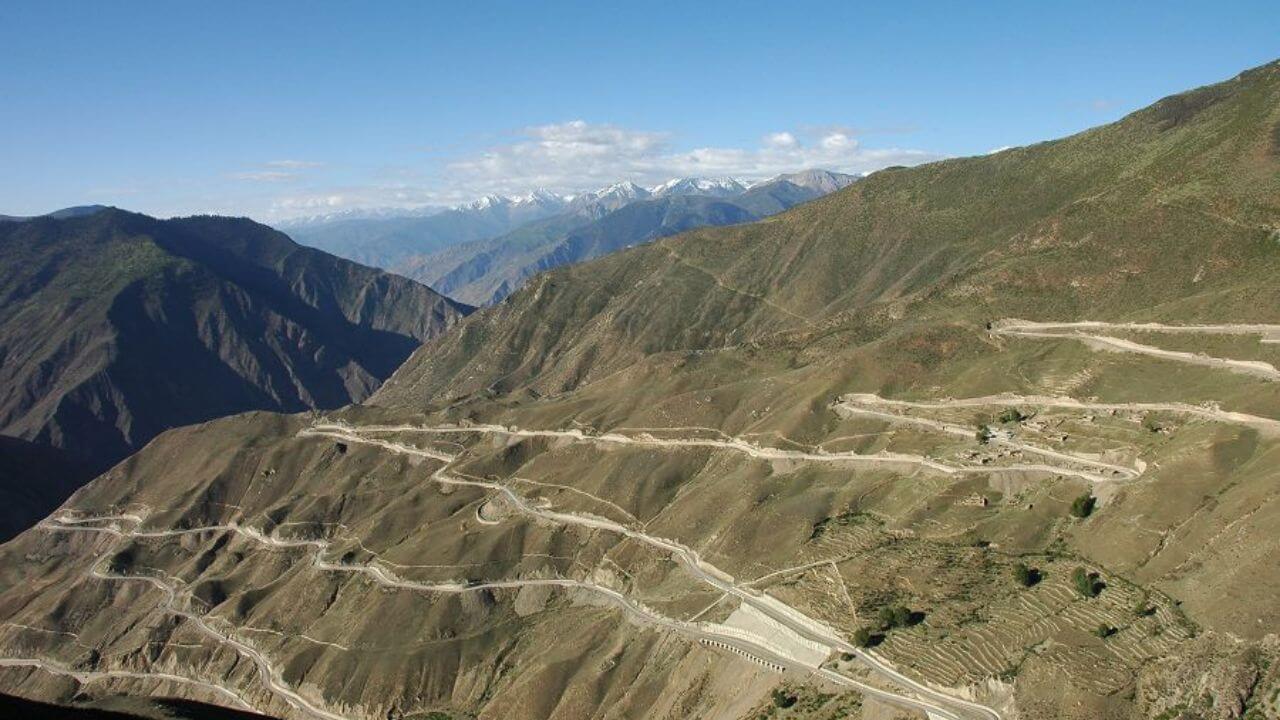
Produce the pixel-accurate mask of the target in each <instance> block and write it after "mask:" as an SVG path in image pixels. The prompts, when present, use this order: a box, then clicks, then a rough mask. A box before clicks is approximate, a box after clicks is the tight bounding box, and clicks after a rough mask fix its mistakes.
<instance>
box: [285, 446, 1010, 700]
mask: <svg viewBox="0 0 1280 720" xmlns="http://www.w3.org/2000/svg"><path fill="white" fill-rule="evenodd" d="M491 427H495V426H484V427H472V428H471V430H472V431H473V432H494V430H492V429H490V428H491ZM408 429H409V430H415V429H416V430H424V429H423V428H413V427H411V426H410V427H408ZM506 430H507V429H506V428H502V430H501V432H504V433H505V432H506ZM388 431H389V426H370V428H354V427H350V426H338V425H332V424H329V425H323V426H316V427H313V428H307V429H304V430H302V431H300V432H299V436H300V437H308V436H310V437H329V438H333V439H341V440H344V441H346V442H350V443H365V441H366V439H371V440H375V442H370V443H366V444H368V445H371V446H373V447H377V448H379V449H383V450H390V451H392V452H402V453H405V454H408V455H410V456H416V457H425V455H424V453H425V452H433V451H424V450H423V449H422V448H418V447H415V446H411V445H405V444H403V443H398V442H395V441H391V440H386V439H382V438H365V437H364V436H363V435H362V434H361V433H362V432H388ZM425 431H428V432H432V431H436V429H431V428H427V429H425ZM449 431H452V430H440V432H449ZM517 432H519V431H517ZM526 432H530V433H538V434H541V435H546V434H551V435H553V436H567V437H575V438H577V437H584V436H583V435H582V434H581V433H580V432H579V431H526ZM585 437H589V438H595V437H596V436H585ZM619 437H625V436H619ZM646 442H649V443H652V442H655V441H648V440H647V441H646ZM656 442H661V441H656ZM703 442H715V441H698V443H699V445H701V443H703ZM729 444H731V445H732V446H734V447H739V446H740V445H749V444H748V443H743V442H741V441H730V442H729ZM751 447H753V448H754V447H755V446H751ZM756 449H758V448H756ZM779 452H791V451H779ZM813 456H814V457H829V456H826V455H820V454H813ZM448 467H449V466H448V465H444V466H442V467H441V468H440V469H438V470H436V471H435V472H434V473H433V474H432V476H431V478H432V479H433V480H435V481H436V482H439V483H442V484H448V485H461V486H471V487H478V488H484V489H487V490H491V491H494V492H499V493H502V494H503V495H504V496H505V497H506V499H507V500H508V501H509V502H510V503H511V505H512V507H513V508H514V509H515V510H517V511H518V512H520V513H523V514H526V515H529V516H530V517H535V518H540V519H543V520H548V521H551V522H555V523H558V524H566V525H578V526H582V527H587V528H590V529H595V530H603V531H606V532H612V533H616V534H619V535H622V536H624V537H627V538H631V539H634V540H637V541H639V542H641V543H644V544H646V545H649V546H651V547H654V548H657V549H659V550H661V551H663V552H667V553H670V554H671V555H672V556H673V557H675V558H676V559H677V560H678V561H679V562H680V563H681V564H682V565H684V567H686V568H687V569H688V570H689V571H690V573H691V574H692V575H693V576H694V577H695V578H696V579H698V580H700V581H702V582H704V583H706V584H708V585H710V586H711V587H713V588H714V589H716V590H719V591H721V592H724V593H727V594H729V595H733V596H735V597H737V598H738V599H739V600H740V601H741V602H743V603H747V604H749V605H751V606H752V607H753V608H754V609H755V610H758V611H759V612H760V613H761V614H763V615H765V616H767V617H769V618H771V619H772V620H774V621H776V622H778V623H780V624H781V625H783V626H786V627H787V628H789V629H790V630H791V631H793V632H795V633H796V634H797V635H799V636H800V637H802V638H805V639H807V640H811V641H814V642H817V643H820V644H823V645H825V646H827V647H829V648H831V649H832V650H833V651H835V652H842V653H849V654H852V655H855V656H857V657H858V658H859V659H860V660H861V661H862V662H863V664H865V665H866V666H867V667H869V668H870V669H871V670H872V671H873V672H876V673H878V674H880V675H881V676H883V677H884V678H886V679H889V680H890V681H892V682H894V683H896V684H898V685H901V686H903V687H907V688H910V689H911V690H912V691H914V692H916V693H919V694H920V695H922V696H923V697H926V698H929V699H930V700H931V701H933V703H936V704H937V706H936V707H935V708H934V709H933V710H931V712H935V713H939V714H942V715H944V716H949V717H956V715H955V713H954V711H953V710H951V709H948V708H953V709H959V711H960V712H962V713H964V714H965V715H969V716H974V717H983V718H989V719H990V720H1000V715H999V713H997V712H996V711H995V710H993V709H991V708H988V707H986V706H984V705H981V704H979V703H974V702H970V701H968V700H964V699H962V698H958V697H955V696H954V695H950V694H947V693H944V692H941V691H939V690H936V689H934V688H931V687H928V686H926V685H924V684H922V683H919V682H917V681H915V680H912V679H911V678H908V677H906V676H905V675H903V674H901V673H900V672H898V671H897V670H895V669H894V668H893V667H891V666H890V665H888V664H887V663H886V662H884V661H883V660H881V659H880V658H878V657H876V656H874V655H872V654H871V653H868V652H866V651H864V650H862V649H861V648H857V647H854V646H853V645H851V644H850V643H848V642H847V641H845V640H844V639H843V638H841V637H840V636H839V635H838V634H837V633H836V632H835V631H834V630H832V629H830V628H828V627H826V626H825V625H823V624H822V623H819V622H817V621H815V620H813V619H812V618H809V617H808V616H806V615H804V614H803V613H801V612H800V611H798V610H796V609H794V608H792V607H790V606H788V605H785V604H783V603H781V602H780V601H778V600H776V599H775V598H773V597H771V596H769V595H767V594H764V593H761V592H758V591H755V590H751V589H748V588H746V587H745V586H742V585H738V584H737V583H735V582H734V578H733V576H732V575H730V574H728V573H726V572H724V571H723V570H721V569H719V568H717V567H715V566H714V565H712V564H711V563H709V562H707V561H706V560H704V559H703V558H702V557H701V556H700V555H699V554H698V553H697V552H696V551H695V550H693V549H692V548H689V547H687V546H685V545H684V544H682V543H680V542H678V541H675V540H670V539H667V538H662V537H657V536H653V535H650V534H648V533H646V532H643V531H640V530H635V529H632V528H629V527H627V526H625V525H623V524H621V523H617V522H614V521H612V520H608V519H605V518H599V517H594V516H589V515H581V514H574V513H564V512H557V511H554V510H548V509H544V508H539V507H535V506H534V505H532V504H530V503H529V502H528V501H527V500H526V499H525V498H524V497H523V496H522V495H520V494H518V493H516V492H515V491H513V490H512V489H511V488H509V487H507V486H506V485H502V484H500V483H496V482H490V481H485V480H469V479H465V478H461V477H457V476H454V475H451V474H449V473H448Z"/></svg>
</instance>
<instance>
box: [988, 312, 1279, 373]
mask: <svg viewBox="0 0 1280 720" xmlns="http://www.w3.org/2000/svg"><path fill="white" fill-rule="evenodd" d="M1106 330H1121V331H1142V332H1166V333H1200V334H1215V335H1261V336H1262V340H1261V342H1263V343H1280V325H1160V324H1157V323H1105V322H1095V321H1080V322H1063V323H1049V322H1029V321H1026V320H1000V321H998V322H995V323H992V325H991V330H990V331H991V333H992V334H994V335H1006V336H1010V337H1024V338H1038V339H1059V340H1060V339H1062V338H1068V339H1072V340H1079V341H1080V342H1083V343H1085V344H1086V345H1088V346H1089V347H1091V348H1094V349H1096V350H1109V351H1113V352H1125V353H1135V354H1138V355H1147V356H1150V357H1154V358H1160V359H1162V360H1172V361H1174V362H1181V363H1186V364H1190V365H1199V366H1202V367H1211V368H1216V369H1220V370H1229V371H1231V372H1235V373H1241V374H1244V375H1251V376H1253V377H1259V378H1263V379H1265V380H1272V381H1274V380H1280V370H1278V369H1276V367H1275V366H1274V365H1272V364H1271V363H1268V362H1263V361H1261V360H1233V359H1231V358H1220V357H1214V356H1212V355H1205V354H1203V353H1192V352H1184V351H1182V350H1165V349H1164V348H1160V347H1156V346H1154V345H1144V344H1142V343H1138V342H1134V341H1132V340H1126V339H1124V338H1117V337H1111V336H1110V335H1099V334H1096V333H1097V332H1099V331H1106ZM1087 331H1088V332H1087Z"/></svg>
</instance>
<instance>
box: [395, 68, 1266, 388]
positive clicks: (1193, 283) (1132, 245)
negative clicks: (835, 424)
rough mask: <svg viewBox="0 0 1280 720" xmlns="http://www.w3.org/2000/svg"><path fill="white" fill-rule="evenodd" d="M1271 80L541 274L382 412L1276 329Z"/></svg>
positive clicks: (439, 349)
mask: <svg viewBox="0 0 1280 720" xmlns="http://www.w3.org/2000/svg"><path fill="white" fill-rule="evenodd" d="M1276 73H1277V71H1276V68H1275V66H1274V65H1269V66H1265V67H1263V68H1259V69H1257V70H1254V71H1251V72H1249V73H1246V74H1244V75H1242V76H1241V77H1239V78H1237V79H1235V80H1231V81H1228V82H1227V83H1223V84H1221V85H1216V86H1211V87H1208V88H1203V89H1200V90H1196V91H1192V92H1190V93H1187V94H1185V95H1179V96H1174V97H1171V98H1167V99H1165V100H1163V101H1161V102H1159V103H1157V104H1156V105H1154V106H1152V107H1151V108H1148V109H1145V110H1142V111H1140V112H1137V113H1135V114H1133V115H1131V116H1129V117H1127V118H1125V119H1124V120H1122V121H1120V122H1118V123H1115V124H1113V125H1108V126H1105V127H1101V128H1098V129H1095V130H1090V131H1088V132H1084V133H1081V134H1079V135H1076V136H1072V137H1070V138H1066V139H1063V140H1057V141H1053V142H1046V143H1041V144H1038V145H1033V146H1029V147H1025V148H1017V149H1013V150H1008V151H1005V152H1001V153H997V154H995V155H989V156H984V157H977V158H965V159H959V160H950V161H945V162H939V163H934V164H931V165H927V166H924V167H921V168H916V169H912V170H886V171H882V172H879V173H876V174H874V175H872V176H870V177H868V178H867V179H866V180H864V181H862V182H859V183H856V184H854V185H853V186H852V187H850V188H847V189H845V190H843V191H840V192H837V193H834V194H832V195H829V196H827V197H825V198H822V199H819V200H816V201H814V202H811V203H808V204H806V205H803V206H801V207H799V208H797V209H795V210H792V211H790V212H788V213H785V214H783V215H780V216H776V217H773V218H770V219H768V220H765V221H763V222H759V223H754V224H750V225H744V226H739V227H734V228H730V229H714V230H699V231H694V232H691V233H687V234H685V235H681V236H678V237H675V238H669V239H666V240H660V241H658V242H655V243H652V244H651V245H647V246H644V247H640V248H635V249H632V250H629V251H626V252H623V253H619V254H617V255H614V256H610V257H606V258H604V259H602V260H601V261H599V262H594V263H591V264H590V265H586V266H582V267H573V268H567V269H563V270H558V271H554V272H551V273H548V274H546V275H543V276H540V277H539V278H537V279H536V280H535V281H534V283H533V285H532V286H531V287H529V288H526V289H525V290H523V291H522V292H520V293H517V294H516V295H515V296H513V297H512V298H511V300H510V301H509V302H507V303H505V304H504V305H503V306H502V307H498V308H494V309H493V310H490V311H486V312H484V313H479V314H477V315H476V316H474V317H473V318H471V319H470V320H469V321H468V322H467V323H465V324H464V325H463V326H462V328H461V332H458V333H451V334H450V335H449V336H448V337H445V338H442V339H440V340H438V341H437V342H436V343H434V344H432V345H431V346H429V347H428V348H425V349H424V350H422V351H420V352H419V353H418V354H417V356H416V357H415V359H413V360H411V361H410V362H409V363H408V364H407V365H406V366H405V367H404V368H403V369H402V370H401V372H400V373H398V375H397V378H396V383H395V384H393V385H391V386H389V387H388V388H387V389H386V390H385V391H384V392H383V393H382V394H381V395H380V396H379V397H378V398H377V400H376V402H379V403H390V404H397V403H400V404H406V405H415V404H420V402H421V401H422V399H423V398H430V397H433V396H436V395H437V394H445V395H449V396H459V395H463V394H466V393H469V392H474V391H478V390H483V389H486V388H490V387H493V389H495V390H497V391H500V392H501V391H504V390H506V389H510V388H513V387H519V386H522V385H525V384H528V385H529V386H531V387H533V388H534V389H536V390H537V391H538V392H542V393H546V392H555V391H561V390H565V389H569V388H572V387H576V386H578V385H580V384H582V383H584V382H589V381H590V380H592V379H595V378H599V377H604V376H606V375H608V374H609V373H611V372H613V371H615V370H617V369H619V368H621V367H624V366H626V365H627V364H630V363H631V362H633V361H635V360H636V359H637V358H639V357H642V356H646V355H651V354H653V353H656V352H662V351H695V350H710V349H719V348H724V347H726V346H734V345H743V344H746V343H749V342H755V343H762V342H770V343H775V342H784V343H785V344H786V345H787V346H789V347H795V348H802V347H806V346H809V345H812V344H813V343H815V342H819V341H824V342H830V340H826V339H827V338H831V337H834V336H839V335H842V334H843V335H845V336H848V337H853V338H859V337H870V336H871V334H878V333H881V332H886V331H892V332H897V333H901V332H906V331H908V330H909V329H910V328H912V327H915V326H919V325H921V324H924V323H931V322H936V321H938V320H940V319H947V320H953V321H957V322H966V323H971V324H972V323H979V322H985V321H987V320H989V319H993V318H998V317H1028V318H1039V317H1056V318H1062V317H1083V316H1097V317H1107V318H1125V317H1132V316H1135V315H1137V314H1141V315H1142V316H1143V317H1148V318H1151V319H1169V318H1174V319H1177V320H1180V321H1194V320H1200V319H1213V318H1221V317H1231V318H1236V319H1238V320H1239V321H1249V320H1262V319H1266V318H1267V317H1269V316H1270V315H1271V314H1272V313H1271V308H1274V307H1276V306H1277V305H1278V303H1277V302H1276V300H1278V299H1280V295H1278V294H1280V288H1278V287H1277V286H1276V285H1275V283H1273V282H1270V278H1273V277H1275V276H1276V272H1277V270H1278V269H1280V242H1278V241H1277V236H1276V233H1277V232H1278V231H1280V223H1278V221H1277V213H1278V212H1280V201H1278V200H1277V197H1280V179H1278V178H1277V163H1278V162H1280V160H1278V159H1277V158H1278V157H1280V156H1278V154H1277V152H1278V151H1277V150H1276V144H1277V140H1276V135H1275V133H1276V130H1275V123H1276V122H1277V120H1278V117H1277V108H1280V100H1278V97H1280V96H1278V95H1277V93H1278V92H1280V90H1278V89H1277V82H1276V79H1275V76H1276ZM535 318H536V320H535ZM904 320H905V322H903V321H904ZM480 347H483V348H485V349H486V352H484V353H475V352H474V351H475V350H476V349H477V348H480ZM495 384H496V386H495Z"/></svg>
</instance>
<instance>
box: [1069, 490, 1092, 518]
mask: <svg viewBox="0 0 1280 720" xmlns="http://www.w3.org/2000/svg"><path fill="white" fill-rule="evenodd" d="M1097 504H1098V499H1097V498H1095V497H1094V496H1092V495H1090V494H1089V493H1085V494H1083V495H1081V496H1080V497H1078V498H1076V499H1075V500H1072V501H1071V514H1072V515H1074V516H1076V517H1078V518H1087V517H1089V516H1090V515H1092V514H1093V508H1094V506H1096V505H1097Z"/></svg>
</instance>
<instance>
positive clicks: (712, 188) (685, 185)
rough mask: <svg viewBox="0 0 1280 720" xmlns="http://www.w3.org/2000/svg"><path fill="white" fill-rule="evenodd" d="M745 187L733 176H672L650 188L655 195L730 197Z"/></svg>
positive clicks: (745, 187)
mask: <svg viewBox="0 0 1280 720" xmlns="http://www.w3.org/2000/svg"><path fill="white" fill-rule="evenodd" d="M746 189H747V186H746V185H743V184H742V183H741V182H739V181H737V180H735V179H733V178H728V177H725V178H697V177H686V178H672V179H671V180H668V181H667V182H664V183H662V184H661V185H658V186H657V187H655V188H652V190H651V191H650V192H652V193H653V195H654V196H655V197H666V196H670V195H710V196H712V197H730V196H733V195H737V194H739V193H741V192H743V191H744V190H746Z"/></svg>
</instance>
